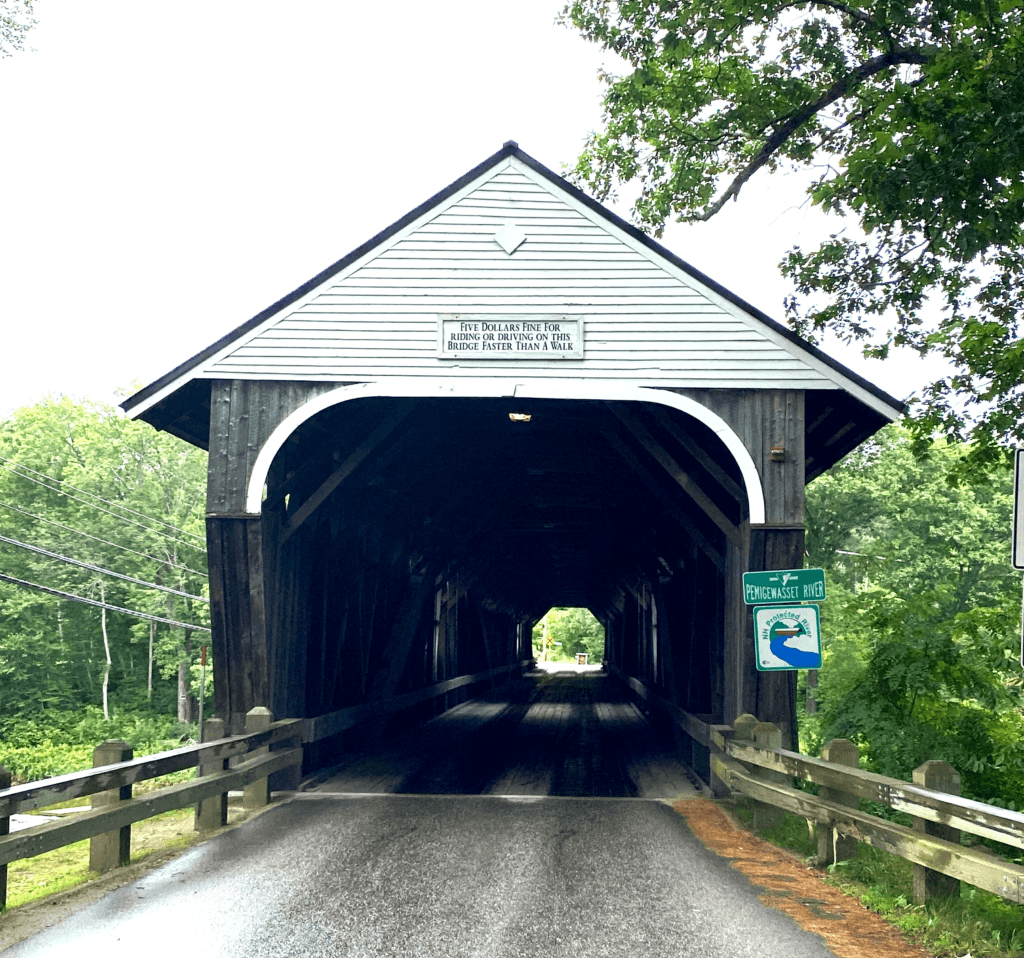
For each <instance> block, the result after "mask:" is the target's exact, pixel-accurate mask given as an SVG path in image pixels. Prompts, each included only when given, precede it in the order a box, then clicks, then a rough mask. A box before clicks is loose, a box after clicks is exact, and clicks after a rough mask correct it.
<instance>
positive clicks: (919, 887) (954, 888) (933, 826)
mask: <svg viewBox="0 0 1024 958" xmlns="http://www.w3.org/2000/svg"><path fill="white" fill-rule="evenodd" d="M914 784H915V785H923V786H924V787H925V788H931V789H934V790H935V791H937V792H947V793H948V794H950V795H959V794H960V773H959V772H958V771H957V770H956V769H955V768H953V766H952V765H950V764H949V763H948V762H925V763H924V764H923V765H920V766H918V767H917V768H915V769H914ZM914 831H915V832H921V833H923V834H925V835H932V836H933V837H935V838H944V839H945V840H946V841H947V842H954V843H956V844H959V843H960V829H959V828H952V827H951V826H949V825H940V824H938V822H929V821H926V820H925V819H923V818H915V819H914ZM959 895H960V880H959V879H958V878H951V877H950V876H949V875H943V874H942V872H937V871H934V870H933V869H931V868H926V867H925V866H924V865H914V901H915V902H917V903H918V904H923V903H924V902H925V901H927V900H928V899H929V898H957V897H959Z"/></svg>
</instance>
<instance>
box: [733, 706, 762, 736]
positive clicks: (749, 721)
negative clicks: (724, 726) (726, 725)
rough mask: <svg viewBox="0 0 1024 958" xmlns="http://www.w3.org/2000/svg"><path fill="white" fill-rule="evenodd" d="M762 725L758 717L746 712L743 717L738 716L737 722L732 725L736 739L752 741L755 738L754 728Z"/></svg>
mask: <svg viewBox="0 0 1024 958" xmlns="http://www.w3.org/2000/svg"><path fill="white" fill-rule="evenodd" d="M760 724H761V723H760V722H758V720H757V716H756V715H751V714H750V713H749V712H744V713H743V714H742V715H737V716H736V721H735V722H733V723H732V727H733V728H734V729H735V730H736V735H735V736H734V737H735V738H745V739H750V738H752V737H753V732H754V728H755V727H756V726H757V725H760Z"/></svg>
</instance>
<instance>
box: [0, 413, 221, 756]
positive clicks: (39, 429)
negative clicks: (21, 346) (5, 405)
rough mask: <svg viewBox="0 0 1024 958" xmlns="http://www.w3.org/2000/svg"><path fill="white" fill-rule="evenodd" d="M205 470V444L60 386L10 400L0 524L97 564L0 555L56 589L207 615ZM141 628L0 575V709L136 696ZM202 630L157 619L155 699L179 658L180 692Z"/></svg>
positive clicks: (140, 693)
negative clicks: (18, 404)
mask: <svg viewBox="0 0 1024 958" xmlns="http://www.w3.org/2000/svg"><path fill="white" fill-rule="evenodd" d="M205 473H206V456H205V453H203V452H201V451H200V450H197V449H195V448H194V447H192V446H189V445H187V444H186V443H184V442H182V441H181V440H178V439H175V438H174V437H171V436H169V435H167V434H165V433H158V432H155V431H154V430H153V429H152V428H150V427H149V426H147V425H145V424H144V423H136V422H132V421H129V420H127V419H125V418H124V417H123V416H121V415H120V414H119V413H117V412H116V411H115V410H114V409H112V408H110V407H108V406H103V405H98V404H92V403H75V402H73V401H71V400H70V399H67V398H64V397H56V398H49V399H46V400H44V401H42V402H40V403H38V404H36V405H34V406H28V407H25V408H23V409H19V410H17V411H16V412H14V413H13V414H12V415H11V416H10V417H9V418H7V419H6V420H4V421H0V535H3V536H4V537H6V538H7V539H10V540H14V541H15V542H18V543H25V544H28V545H30V546H35V547H38V548H42V549H45V550H47V551H48V552H50V553H54V554H57V555H59V556H64V557H69V558H71V559H74V560H76V561H77V562H79V563H82V562H84V563H86V564H88V565H89V566H92V567H93V568H84V567H83V566H82V565H74V564H70V563H67V562H62V561H60V560H58V559H56V558H53V557H52V556H47V555H42V554H40V553H38V552H32V551H30V550H28V549H25V548H23V547H22V546H18V545H14V544H11V543H4V542H0V567H2V569H3V572H4V573H5V574H6V575H9V576H12V577H14V578H17V579H21V580H24V581H28V582H33V583H38V584H40V585H44V586H47V587H49V588H53V589H56V590H59V591H61V592H65V593H69V594H72V595H76V596H82V597H85V598H91V599H95V600H101V601H105V602H107V603H109V604H112V605H115V606H119V607H122V608H127V609H133V610H137V611H140V612H144V613H147V614H150V615H155V616H159V617H161V618H165V619H170V620H175V621H178V622H186V623H195V624H197V625H204V624H207V623H208V622H209V611H208V606H207V603H206V602H205V601H204V595H205V592H204V590H206V589H207V583H206V550H205V536H204V533H205V529H204V509H203V503H204V492H205ZM99 570H112V571H114V572H117V573H119V574H121V575H122V576H129V577H131V578H133V579H136V580H139V582H131V581H126V580H125V579H124V578H115V577H112V576H110V575H107V574H105V573H103V572H101V571H99ZM146 583H151V584H154V585H157V586H162V587H164V588H170V589H174V590H177V593H179V594H174V593H171V592H166V591H159V590H158V589H156V588H153V587H152V585H147V584H146ZM150 629H151V625H150V623H149V622H147V621H145V620H140V619H138V618H135V617H132V616H129V615H125V614H122V613H117V612H113V611H107V612H106V613H104V612H101V610H100V609H98V608H95V607H92V606H88V605H83V604H80V603H78V602H74V601H70V600H65V599H61V598H58V597H55V596H52V595H49V594H46V593H44V592H40V591H36V590H32V589H29V588H27V587H23V586H18V585H13V584H8V583H6V582H0V714H2V715H4V716H12V715H15V716H16V715H32V716H34V715H37V714H39V713H40V712H41V711H46V710H52V709H73V708H79V707H82V706H85V705H97V706H102V707H105V708H106V709H107V711H108V712H109V711H110V709H111V707H112V706H115V705H116V704H117V703H119V702H120V703H123V704H127V703H128V700H129V699H130V698H131V697H133V696H134V701H135V704H136V705H139V704H140V703H142V702H146V701H147V699H146V691H145V690H146V688H147V679H148V669H149V643H150V635H151V632H150ZM199 635H205V633H196V632H195V631H194V630H190V629H187V628H184V627H181V626H171V625H168V624H166V623H160V624H157V625H156V626H155V628H154V632H153V637H154V660H155V676H154V691H153V697H152V705H153V707H155V708H157V709H158V710H167V709H173V708H175V702H176V700H177V699H178V697H179V696H178V689H177V685H178V676H179V665H181V664H182V663H183V669H182V675H183V677H184V680H185V683H186V685H185V690H186V691H188V681H189V675H190V672H191V666H192V664H193V662H196V661H197V660H198V655H199V645H200V644H201V643H200V642H199V641H194V638H195V639H198V636H199ZM108 652H109V659H108ZM198 677H199V676H198V670H197V672H196V676H195V682H196V683H198ZM161 679H163V680H165V681H160V680H161ZM168 679H170V682H167V681H166V680H168ZM192 691H193V694H194V693H195V692H196V691H197V686H196V687H195V688H193V689H192ZM182 717H183V718H191V716H190V715H187V714H186V715H183V716H182ZM104 737H109V736H104Z"/></svg>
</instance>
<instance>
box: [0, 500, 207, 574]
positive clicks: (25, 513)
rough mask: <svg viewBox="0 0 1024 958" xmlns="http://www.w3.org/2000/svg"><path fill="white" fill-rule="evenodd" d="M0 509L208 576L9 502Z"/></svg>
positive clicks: (174, 567) (177, 567) (172, 566)
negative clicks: (38, 514)
mask: <svg viewBox="0 0 1024 958" xmlns="http://www.w3.org/2000/svg"><path fill="white" fill-rule="evenodd" d="M0 507H2V508H4V509H10V510H11V511H12V512H19V513H21V515H23V516H28V517H29V518H30V519H35V520H37V521H39V522H46V523H48V524H49V525H51V526H56V527H57V528H58V529H64V530H66V531H67V532H73V533H74V534H75V535H76V536H84V537H85V538H86V539H94V540H95V541H96V542H102V543H103V544H104V545H106V546H113V547H114V548H115V549H121V550H122V551H123V552H130V553H131V554H132V555H135V556H141V557H142V558H143V559H152V560H153V561H154V562H159V563H160V564H161V565H166V566H170V567H171V568H173V569H182V570H183V571H185V572H191V573H192V574H193V575H201V576H205V575H206V573H205V572H200V571H199V570H198V569H190V568H189V567H188V566H187V565H181V564H180V563H178V562H171V561H170V560H169V559H161V558H160V556H151V555H149V553H147V552H137V551H136V550H135V549H129V548H128V546H122V545H118V544H117V543H116V542H111V541H110V540H109V539H101V538H100V537H99V536H94V535H91V534H90V533H88V532H82V531H81V530H79V529H73V528H72V527H71V526H66V525H64V524H63V523H62V522H55V521H54V520H53V519H46V518H44V517H43V516H37V515H36V514H35V513H32V512H29V511H28V510H26V509H19V508H18V506H12V505H10V504H9V503H7V502H0Z"/></svg>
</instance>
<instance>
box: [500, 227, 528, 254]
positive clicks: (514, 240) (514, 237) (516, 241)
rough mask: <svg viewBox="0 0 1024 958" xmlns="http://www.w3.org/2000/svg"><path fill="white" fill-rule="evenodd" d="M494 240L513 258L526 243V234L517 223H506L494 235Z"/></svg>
mask: <svg viewBox="0 0 1024 958" xmlns="http://www.w3.org/2000/svg"><path fill="white" fill-rule="evenodd" d="M494 240H495V242H496V243H497V244H498V245H499V246H500V247H501V248H502V249H503V250H504V251H505V252H506V253H508V255H509V256H511V255H512V254H513V253H514V252H515V251H516V250H517V249H519V247H520V246H522V245H523V243H525V242H526V234H525V233H524V232H523V231H522V230H521V229H520V228H519V227H518V226H516V224H515V223H506V224H505V225H504V226H503V227H502V228H501V229H500V230H498V232H497V233H495V234H494Z"/></svg>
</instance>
